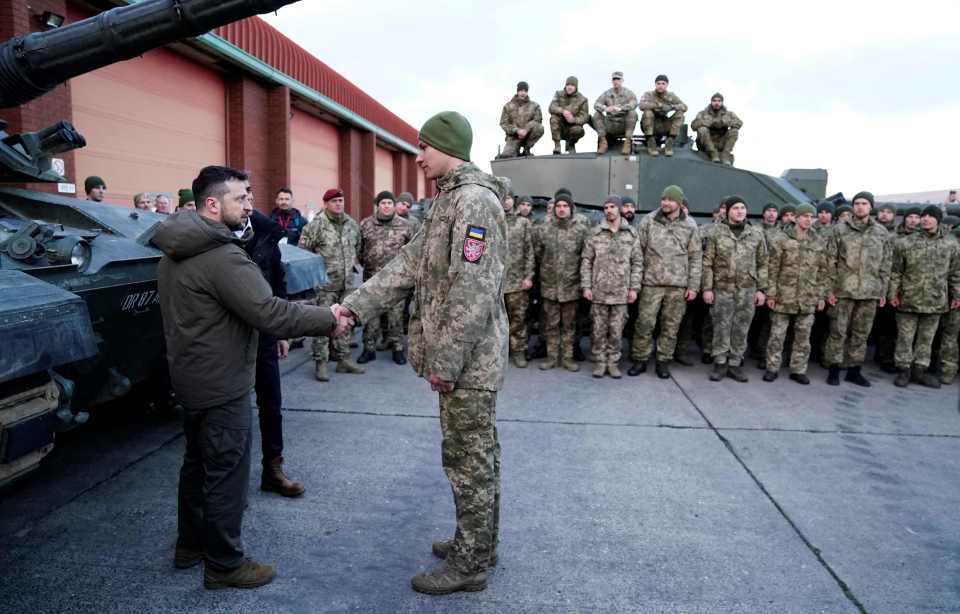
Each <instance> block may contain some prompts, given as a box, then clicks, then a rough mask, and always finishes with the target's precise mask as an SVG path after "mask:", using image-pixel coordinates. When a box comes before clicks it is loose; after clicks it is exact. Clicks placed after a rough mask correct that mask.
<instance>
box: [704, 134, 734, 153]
mask: <svg viewBox="0 0 960 614" xmlns="http://www.w3.org/2000/svg"><path fill="white" fill-rule="evenodd" d="M739 135H740V131H739V130H737V129H736V128H730V129H728V130H725V131H719V130H718V131H712V130H710V129H709V128H698V129H697V149H698V150H700V151H705V152H710V153H712V152H715V151H724V152H726V153H731V152H733V146H734V144H735V143H736V142H737V137H738V136H739Z"/></svg>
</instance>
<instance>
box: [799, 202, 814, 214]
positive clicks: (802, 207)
mask: <svg viewBox="0 0 960 614" xmlns="http://www.w3.org/2000/svg"><path fill="white" fill-rule="evenodd" d="M804 213H809V214H810V215H816V214H817V209H816V207H814V206H813V205H811V204H810V203H800V204H799V205H797V215H803V214H804Z"/></svg>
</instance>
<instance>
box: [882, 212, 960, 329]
mask: <svg viewBox="0 0 960 614" xmlns="http://www.w3.org/2000/svg"><path fill="white" fill-rule="evenodd" d="M893 298H899V299H900V305H899V306H898V307H897V309H898V310H899V311H905V312H910V313H945V312H946V311H948V310H949V308H950V301H951V300H952V299H954V298H960V245H958V244H957V242H956V240H954V239H953V237H950V236H949V235H948V234H947V233H945V232H944V231H943V229H942V228H937V231H936V232H935V233H934V234H932V235H931V234H930V233H929V232H927V231H925V230H923V229H919V230H917V231H915V232H912V233H910V234H909V235H906V236H904V237H903V238H901V239H900V240H898V241H896V243H895V247H894V251H893V265H892V268H891V271H890V287H889V288H888V289H887V299H888V300H889V299H893Z"/></svg>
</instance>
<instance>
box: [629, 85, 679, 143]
mask: <svg viewBox="0 0 960 614" xmlns="http://www.w3.org/2000/svg"><path fill="white" fill-rule="evenodd" d="M666 105H669V106H670V107H671V108H672V109H673V111H674V113H673V116H672V117H667V116H666V115H665V114H664V112H663V108H664V106H666ZM640 110H641V111H643V115H642V116H641V117H640V128H641V129H643V134H644V135H646V136H648V137H650V136H656V135H661V134H666V135H669V136H672V137H676V136H677V135H679V134H680V128H681V127H683V119H684V118H683V114H684V113H686V112H687V105H685V104H684V103H683V101H682V100H680V97H679V96H677V95H676V94H674V93H673V92H664V93H662V94H658V93H657V90H650V91H649V92H646V93H644V94H643V97H642V98H640Z"/></svg>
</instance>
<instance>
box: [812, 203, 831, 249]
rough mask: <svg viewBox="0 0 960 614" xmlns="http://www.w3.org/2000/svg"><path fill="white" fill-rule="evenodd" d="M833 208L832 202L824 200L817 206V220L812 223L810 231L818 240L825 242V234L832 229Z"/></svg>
mask: <svg viewBox="0 0 960 614" xmlns="http://www.w3.org/2000/svg"><path fill="white" fill-rule="evenodd" d="M835 209H836V208H835V207H834V205H833V203H832V202H830V201H828V200H825V201H823V202H821V203H819V204H818V205H817V219H815V220H814V221H813V226H811V227H810V230H811V231H812V232H813V234H815V235H817V238H818V239H822V240H824V241H826V238H827V237H826V233H828V232H830V230H831V229H832V228H833V213H834V211H835Z"/></svg>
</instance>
